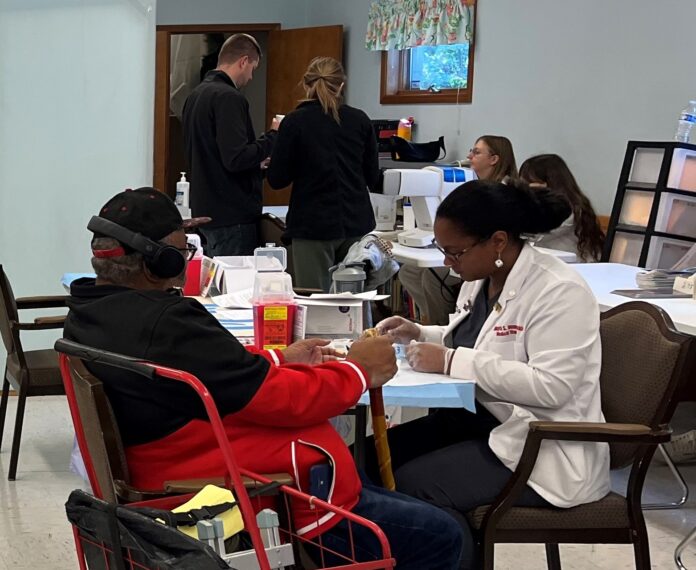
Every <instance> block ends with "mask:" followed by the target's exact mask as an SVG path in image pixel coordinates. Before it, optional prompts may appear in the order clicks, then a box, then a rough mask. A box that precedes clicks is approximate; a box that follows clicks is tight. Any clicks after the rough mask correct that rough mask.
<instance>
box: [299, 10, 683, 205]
mask: <svg viewBox="0 0 696 570" xmlns="http://www.w3.org/2000/svg"><path fill="white" fill-rule="evenodd" d="M371 1H372V0H350V1H349V2H348V1H345V0H309V25H324V24H343V25H344V26H345V29H346V35H347V38H348V40H347V46H346V47H347V50H346V67H347V73H348V76H349V78H348V80H349V85H348V91H347V101H348V103H349V104H351V105H355V106H358V107H361V108H362V109H364V110H365V111H366V112H367V113H368V114H369V115H370V116H371V117H374V118H398V117H401V116H414V117H415V118H416V121H417V123H418V129H417V135H416V137H417V140H420V141H425V140H431V139H434V138H436V137H438V136H439V135H445V139H446V141H447V143H448V150H449V153H448V157H451V158H460V157H463V156H464V155H465V154H466V152H467V149H468V148H470V147H471V146H472V143H473V142H474V140H475V139H476V137H478V136H479V135H482V134H500V135H505V136H508V137H509V138H510V139H511V140H512V142H513V145H514V147H515V151H516V154H517V159H518V163H521V162H522V161H523V160H524V159H525V158H527V157H529V156H530V155H532V154H536V153H540V152H556V153H558V154H560V155H561V156H563V157H565V158H566V160H567V161H568V162H569V164H570V167H571V169H572V170H573V172H574V173H575V174H576V176H577V178H578V181H579V183H580V185H581V187H582V188H583V189H584V191H585V192H586V193H587V194H588V195H589V196H590V197H591V199H592V201H593V202H594V204H595V207H596V209H597V211H598V212H599V213H609V211H610V209H611V205H612V203H613V199H614V194H615V192H616V185H617V181H618V177H619V171H620V168H621V163H622V160H623V155H624V151H625V148H626V141H627V140H629V139H635V140H669V139H671V137H672V136H673V135H674V129H675V128H676V122H677V117H678V114H679V112H680V111H681V109H682V108H683V107H684V106H685V105H686V103H687V101H688V100H689V99H690V98H694V97H696V59H694V48H693V40H694V22H696V2H694V1H693V0H667V1H664V2H659V3H655V2H654V1H653V0H610V1H607V0H587V1H584V2H565V1H559V0H534V2H520V1H519V0H494V1H491V0H481V1H480V2H479V12H478V16H477V27H476V31H477V38H476V54H475V68H474V69H475V78H474V97H473V103H472V104H467V105H460V106H459V107H457V106H455V105H392V106H384V105H380V104H379V76H380V67H379V66H380V56H379V54H377V53H373V52H367V51H366V50H365V49H364V47H363V41H364V36H365V29H366V26H367V12H368V8H369V6H370V4H371Z"/></svg>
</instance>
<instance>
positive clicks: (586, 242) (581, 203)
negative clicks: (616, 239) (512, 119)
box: [520, 154, 605, 261]
mask: <svg viewBox="0 0 696 570" xmlns="http://www.w3.org/2000/svg"><path fill="white" fill-rule="evenodd" d="M520 178H522V180H524V181H526V182H528V183H529V185H530V186H532V187H546V186H548V187H549V188H553V189H554V190H557V191H559V192H562V193H563V194H564V195H565V197H566V198H567V200H568V202H569V203H570V207H571V209H572V211H573V212H572V214H571V215H570V217H569V218H568V219H567V220H565V222H564V223H563V224H562V225H561V226H560V227H559V228H557V229H556V230H553V231H551V232H549V233H548V234H544V235H541V236H539V237H538V238H537V239H536V240H535V243H536V244H538V245H540V246H541V247H548V248H551V249H560V250H562V251H573V252H576V253H577V255H578V257H579V258H580V259H582V260H583V261H599V259H600V257H601V256H602V248H603V247H604V238H605V236H604V232H603V231H602V229H601V228H600V227H599V223H598V222H597V214H595V211H594V208H593V207H592V204H591V202H590V200H589V198H588V197H587V196H585V194H583V193H582V190H580V186H578V183H577V182H576V180H575V177H574V176H573V173H572V172H571V171H570V169H569V168H568V165H567V164H566V163H565V161H564V160H563V159H562V158H561V157H560V156H558V155H557V154H539V155H537V156H533V157H531V158H528V159H527V160H525V161H524V162H523V163H522V166H521V167H520Z"/></svg>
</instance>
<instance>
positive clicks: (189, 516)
mask: <svg viewBox="0 0 696 570" xmlns="http://www.w3.org/2000/svg"><path fill="white" fill-rule="evenodd" d="M281 485H282V483H279V482H278V481H273V482H271V483H267V484H265V485H260V486H258V487H255V488H253V489H252V490H251V491H248V492H247V494H248V495H249V498H250V499H252V498H254V497H257V496H259V495H264V494H267V493H268V492H269V491H273V490H274V489H277V488H278V487H280V486H281ZM237 504H238V503H237V501H232V502H227V503H220V504H219V505H210V506H206V507H201V508H199V509H191V510H190V511H186V512H183V513H172V512H170V511H166V512H167V513H168V516H162V517H158V518H162V520H164V521H165V522H166V524H167V525H169V526H195V525H196V523H198V521H207V520H210V519H214V518H215V517H216V516H218V515H220V514H222V513H224V512H226V511H229V510H231V509H233V508H234V507H236V506H237Z"/></svg>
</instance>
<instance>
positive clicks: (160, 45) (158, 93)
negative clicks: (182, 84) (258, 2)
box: [152, 23, 281, 191]
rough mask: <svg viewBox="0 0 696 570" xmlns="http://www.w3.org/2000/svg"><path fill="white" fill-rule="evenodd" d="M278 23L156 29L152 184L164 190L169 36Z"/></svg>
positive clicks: (268, 28)
mask: <svg viewBox="0 0 696 570" xmlns="http://www.w3.org/2000/svg"><path fill="white" fill-rule="evenodd" d="M280 27H281V26H280V24H270V23H269V24H186V25H163V26H157V27H156V32H155V109H154V113H155V123H154V141H153V157H152V161H153V169H152V172H153V175H152V178H153V182H152V185H153V186H154V187H155V188H158V189H159V190H162V191H166V188H165V187H164V185H165V180H166V168H167V160H168V159H169V90H170V87H171V86H170V81H169V78H170V74H171V69H170V61H171V51H172V36H173V35H180V34H211V33H235V32H270V31H271V30H279V29H280Z"/></svg>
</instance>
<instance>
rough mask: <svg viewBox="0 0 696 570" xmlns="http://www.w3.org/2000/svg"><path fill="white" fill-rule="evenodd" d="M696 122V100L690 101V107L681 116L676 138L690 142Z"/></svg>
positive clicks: (676, 139)
mask: <svg viewBox="0 0 696 570" xmlns="http://www.w3.org/2000/svg"><path fill="white" fill-rule="evenodd" d="M694 124H696V101H689V105H688V107H686V109H684V110H683V111H682V112H681V115H680V116H679V125H678V126H677V132H676V134H675V135H674V140H675V141H679V142H685V143H688V142H689V136H690V135H691V128H692V127H693V126H694Z"/></svg>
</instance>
